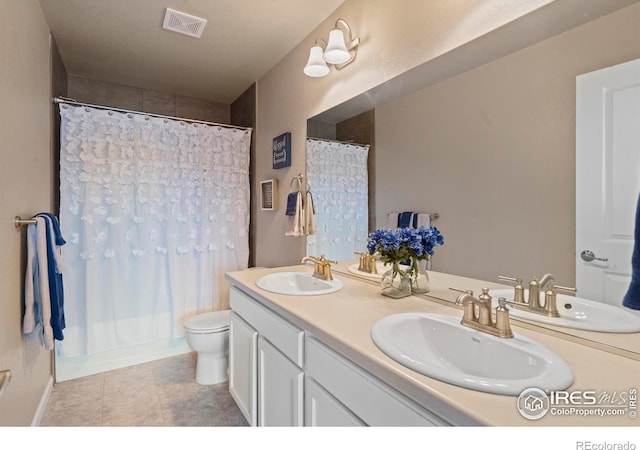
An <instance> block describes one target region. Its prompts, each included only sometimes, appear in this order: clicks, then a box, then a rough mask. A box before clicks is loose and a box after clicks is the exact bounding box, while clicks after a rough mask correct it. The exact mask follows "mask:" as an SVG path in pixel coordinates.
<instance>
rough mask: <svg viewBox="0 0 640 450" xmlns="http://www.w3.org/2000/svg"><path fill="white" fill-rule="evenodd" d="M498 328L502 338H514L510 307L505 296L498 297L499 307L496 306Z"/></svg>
mask: <svg viewBox="0 0 640 450" xmlns="http://www.w3.org/2000/svg"><path fill="white" fill-rule="evenodd" d="M496 329H497V330H498V335H499V336H500V337H502V338H512V337H513V331H512V330H511V324H510V322H509V309H508V308H507V300H506V299H505V298H504V297H499V298H498V307H497V308H496Z"/></svg>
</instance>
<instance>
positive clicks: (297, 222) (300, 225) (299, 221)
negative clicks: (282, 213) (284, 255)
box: [285, 191, 305, 236]
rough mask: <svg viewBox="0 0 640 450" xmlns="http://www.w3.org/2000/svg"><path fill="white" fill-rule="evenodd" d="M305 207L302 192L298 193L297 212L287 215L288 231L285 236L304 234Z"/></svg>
mask: <svg viewBox="0 0 640 450" xmlns="http://www.w3.org/2000/svg"><path fill="white" fill-rule="evenodd" d="M304 220H305V219H304V208H303V205H302V192H300V191H298V193H297V194H296V213H295V214H294V215H292V216H287V231H286V232H285V236H304Z"/></svg>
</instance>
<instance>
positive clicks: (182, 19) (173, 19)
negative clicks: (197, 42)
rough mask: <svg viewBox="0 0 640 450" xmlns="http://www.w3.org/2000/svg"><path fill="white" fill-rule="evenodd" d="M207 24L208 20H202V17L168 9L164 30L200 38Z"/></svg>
mask: <svg viewBox="0 0 640 450" xmlns="http://www.w3.org/2000/svg"><path fill="white" fill-rule="evenodd" d="M206 24H207V20H206V19H201V18H200V17H196V16H192V15H190V14H185V13H183V12H180V11H176V10H174V9H171V8H167V12H166V13H165V15H164V23H163V24H162V28H164V29H165V30H171V31H175V32H176V33H181V34H186V35H187V36H191V37H194V38H199V37H200V36H201V35H202V31H203V30H204V26H205V25H206Z"/></svg>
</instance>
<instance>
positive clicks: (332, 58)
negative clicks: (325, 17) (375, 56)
mask: <svg viewBox="0 0 640 450" xmlns="http://www.w3.org/2000/svg"><path fill="white" fill-rule="evenodd" d="M349 59H351V54H349V50H347V45H346V44H345V43H344V33H343V32H342V30H340V29H339V28H334V29H333V30H331V32H330V33H329V42H328V43H327V48H326V49H325V51H324V60H325V61H326V62H328V63H329V64H342V63H345V62H347V61H349Z"/></svg>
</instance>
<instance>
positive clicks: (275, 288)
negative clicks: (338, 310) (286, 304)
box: [256, 272, 343, 295]
mask: <svg viewBox="0 0 640 450" xmlns="http://www.w3.org/2000/svg"><path fill="white" fill-rule="evenodd" d="M256 286H258V287H259V288H260V289H264V290H265V291H269V292H273V293H275V294H284V295H321V294H331V293H332V292H337V291H339V290H340V289H342V287H343V284H342V281H340V280H336V279H333V280H320V279H318V278H315V277H314V276H313V274H312V273H307V272H276V273H270V274H268V275H265V276H263V277H262V278H260V279H258V280H257V281H256Z"/></svg>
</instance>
